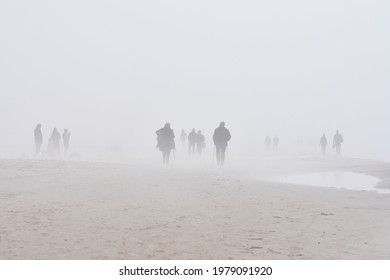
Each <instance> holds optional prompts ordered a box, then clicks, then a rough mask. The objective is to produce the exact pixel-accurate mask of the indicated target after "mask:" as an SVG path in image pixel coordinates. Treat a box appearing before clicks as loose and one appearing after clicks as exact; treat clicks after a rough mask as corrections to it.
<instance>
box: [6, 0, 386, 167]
mask: <svg viewBox="0 0 390 280" xmlns="http://www.w3.org/2000/svg"><path fill="white" fill-rule="evenodd" d="M389 50H390V2H389V1H386V0H383V1H375V0H367V1H361V0H349V1H346V0H327V1H291V0H285V1H283V0H280V1H271V0H267V1H245V0H242V1H226V0H224V1H212V0H208V1H203V0H200V1H199V0H197V1H179V0H178V1H127V0H126V1H125V0H123V1H117V0H110V1H108V0H107V1H101V0H90V1H83V0H77V1H72V0H67V1H30V0H25V1H19V0H12V1H2V2H1V4H0V96H1V100H0V131H1V134H0V147H9V146H12V145H15V146H16V145H21V146H28V145H31V146H33V136H32V131H33V129H34V127H35V125H36V124H37V123H42V125H43V132H44V137H45V139H47V138H48V137H49V136H50V135H49V134H50V131H51V129H52V128H53V127H54V126H56V127H58V128H59V129H60V130H61V131H62V130H63V129H64V128H69V129H70V130H71V131H72V132H73V135H72V143H73V145H112V144H119V145H125V146H129V147H130V148H131V147H133V148H134V147H143V148H147V147H151V149H154V145H155V135H154V132H155V130H157V129H158V128H159V127H162V126H163V124H164V123H165V122H167V121H169V122H171V124H172V127H173V128H174V129H175V132H176V134H179V132H180V130H181V129H182V128H185V129H187V130H188V129H190V128H192V127H194V128H196V129H201V130H203V131H205V133H206V134H207V135H206V136H207V137H208V138H210V136H211V133H212V131H213V129H214V128H215V127H216V126H217V125H218V124H219V122H220V121H221V120H224V121H226V124H227V126H228V128H229V129H230V130H231V132H232V135H233V138H232V143H231V145H234V146H235V151H237V152H238V151H239V150H240V149H239V147H240V146H245V145H246V144H248V145H249V146H253V145H256V143H258V145H263V141H264V139H263V138H264V137H265V136H266V135H271V136H273V135H275V134H278V135H280V138H281V145H282V144H283V142H284V144H285V145H287V144H286V143H287V141H290V139H293V138H299V137H302V138H314V139H318V141H319V138H320V136H321V135H322V133H323V132H326V133H327V135H328V138H329V139H331V138H332V137H333V134H334V131H335V130H336V129H339V130H340V131H341V133H342V134H343V136H344V138H345V143H344V146H345V150H346V151H347V152H348V153H351V154H353V155H361V156H370V157H375V158H387V159H389V160H390V144H389V143H390V125H389V121H390V51H389ZM287 139H289V140H287ZM233 140H235V141H233ZM283 140H284V141H283ZM130 148H129V149H130ZM31 151H33V147H32V148H31Z"/></svg>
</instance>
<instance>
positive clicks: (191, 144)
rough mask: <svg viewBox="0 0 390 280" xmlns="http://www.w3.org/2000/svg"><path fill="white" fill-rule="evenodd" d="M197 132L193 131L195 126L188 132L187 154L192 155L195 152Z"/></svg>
mask: <svg viewBox="0 0 390 280" xmlns="http://www.w3.org/2000/svg"><path fill="white" fill-rule="evenodd" d="M197 137H198V136H197V134H196V132H195V128H193V129H192V131H191V132H190V133H189V134H188V155H190V156H191V155H194V154H195V144H196V138H197Z"/></svg>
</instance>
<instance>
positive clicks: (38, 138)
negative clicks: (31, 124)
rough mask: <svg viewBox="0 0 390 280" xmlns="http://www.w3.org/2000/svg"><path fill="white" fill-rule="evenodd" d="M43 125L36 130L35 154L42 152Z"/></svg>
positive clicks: (39, 125)
mask: <svg viewBox="0 0 390 280" xmlns="http://www.w3.org/2000/svg"><path fill="white" fill-rule="evenodd" d="M41 127H42V125H41V124H40V123H39V124H37V126H36V127H35V129H34V138H35V154H36V155H37V154H39V153H40V152H41V146H42V143H43V136H42V131H41Z"/></svg>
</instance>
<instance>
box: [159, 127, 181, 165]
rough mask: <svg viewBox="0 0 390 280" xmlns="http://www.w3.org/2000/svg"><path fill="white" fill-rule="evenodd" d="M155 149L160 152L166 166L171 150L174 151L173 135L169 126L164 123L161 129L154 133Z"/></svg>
mask: <svg viewBox="0 0 390 280" xmlns="http://www.w3.org/2000/svg"><path fill="white" fill-rule="evenodd" d="M156 134H157V148H158V149H159V150H160V151H161V152H162V156H163V163H164V164H168V162H169V157H170V155H171V150H175V148H176V146H175V134H174V133H173V130H172V129H171V125H170V124H169V123H166V124H165V125H164V127H163V128H160V129H159V130H157V131H156Z"/></svg>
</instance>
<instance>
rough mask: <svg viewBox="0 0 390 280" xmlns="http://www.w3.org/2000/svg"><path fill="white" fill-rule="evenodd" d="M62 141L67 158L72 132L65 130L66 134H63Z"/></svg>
mask: <svg viewBox="0 0 390 280" xmlns="http://www.w3.org/2000/svg"><path fill="white" fill-rule="evenodd" d="M62 140H63V141H64V148H65V152H64V155H65V157H66V156H67V154H68V149H69V140H70V131H68V130H67V129H65V130H64V133H63V134H62Z"/></svg>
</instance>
